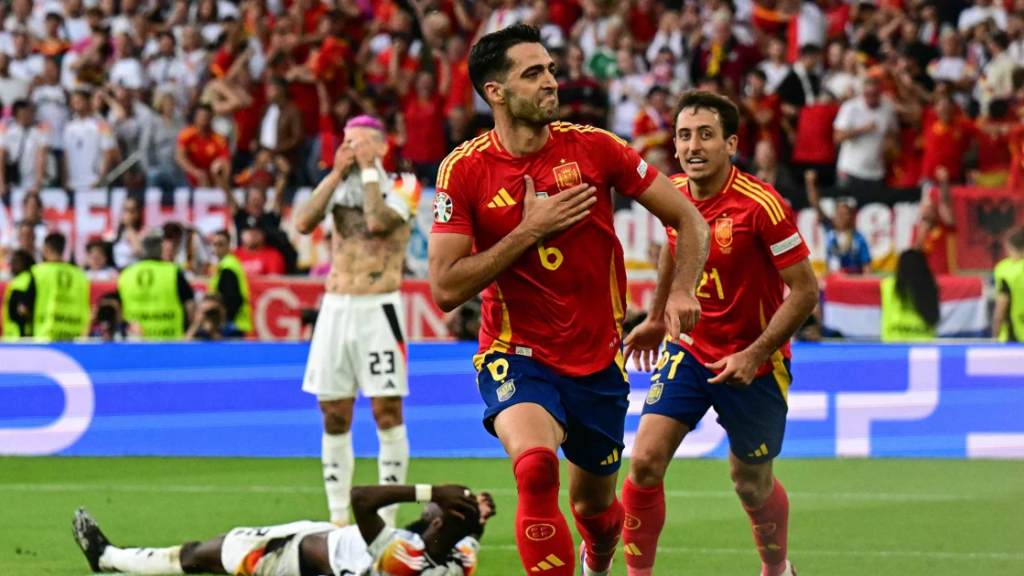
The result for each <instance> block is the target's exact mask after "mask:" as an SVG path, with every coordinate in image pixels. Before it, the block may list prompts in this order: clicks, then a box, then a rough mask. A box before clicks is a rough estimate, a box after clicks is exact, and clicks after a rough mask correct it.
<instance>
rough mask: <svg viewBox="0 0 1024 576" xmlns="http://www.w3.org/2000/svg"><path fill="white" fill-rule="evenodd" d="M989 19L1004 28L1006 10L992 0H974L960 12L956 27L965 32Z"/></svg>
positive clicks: (1001, 28)
mask: <svg viewBox="0 0 1024 576" xmlns="http://www.w3.org/2000/svg"><path fill="white" fill-rule="evenodd" d="M989 20H991V21H992V22H993V23H995V25H996V26H998V27H999V29H1000V30H1006V10H1005V9H1003V7H1002V6H999V5H997V4H994V3H993V2H992V0H975V1H974V5H973V6H968V7H967V8H966V9H965V10H964V11H963V12H961V13H960V19H959V20H958V21H957V29H959V30H960V32H967V31H969V30H970V29H972V28H974V27H975V26H977V25H978V24H984V23H985V22H986V21H989Z"/></svg>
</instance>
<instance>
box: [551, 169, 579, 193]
mask: <svg viewBox="0 0 1024 576" xmlns="http://www.w3.org/2000/svg"><path fill="white" fill-rule="evenodd" d="M552 171H553V172H554V173H555V185H557V186H558V189H559V190H560V191H563V192H564V191H566V190H568V189H569V188H572V187H573V186H579V185H580V184H583V173H582V172H580V165H579V164H577V163H575V162H569V163H568V164H562V165H561V166H555V167H554V168H553V169H552Z"/></svg>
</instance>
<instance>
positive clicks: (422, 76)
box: [395, 64, 451, 182]
mask: <svg viewBox="0 0 1024 576" xmlns="http://www.w3.org/2000/svg"><path fill="white" fill-rule="evenodd" d="M442 74H443V76H444V78H445V82H444V83H442V84H441V86H440V87H438V86H437V79H436V78H435V76H434V74H433V73H431V72H427V71H425V70H421V71H420V72H418V73H417V74H416V78H415V86H414V88H413V90H411V91H410V90H409V88H408V86H405V85H403V84H401V83H398V84H396V86H395V88H396V90H397V92H398V95H399V97H400V98H401V99H402V103H401V110H402V120H403V123H402V126H403V128H404V132H405V134H404V137H402V136H400V138H401V140H402V141H403V142H405V146H404V148H403V149H402V152H403V156H404V157H405V159H406V160H408V161H410V162H412V166H413V169H414V171H415V172H416V175H417V176H418V177H419V178H420V179H421V180H423V181H426V182H434V181H436V180H437V170H438V168H440V166H441V161H442V160H444V157H445V155H446V154H447V150H446V146H445V140H444V106H445V99H446V98H447V95H448V89H449V87H450V83H449V82H450V80H451V73H450V72H449V71H448V68H447V64H445V65H444V67H443V68H442Z"/></svg>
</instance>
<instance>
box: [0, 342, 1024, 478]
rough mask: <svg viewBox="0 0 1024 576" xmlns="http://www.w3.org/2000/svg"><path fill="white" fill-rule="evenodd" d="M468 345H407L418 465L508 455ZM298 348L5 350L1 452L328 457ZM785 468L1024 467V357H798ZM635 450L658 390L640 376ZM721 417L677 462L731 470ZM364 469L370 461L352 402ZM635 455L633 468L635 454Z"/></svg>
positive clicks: (969, 352)
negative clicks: (716, 462)
mask: <svg viewBox="0 0 1024 576" xmlns="http://www.w3.org/2000/svg"><path fill="white" fill-rule="evenodd" d="M475 349H476V348H475V346H474V345H471V344H414V345H412V346H410V349H409V356H410V365H409V372H410V388H411V395H410V396H409V398H408V399H407V403H406V412H405V417H406V421H407V423H408V427H409V438H410V442H411V448H412V455H413V456H414V457H494V458H498V457H504V452H503V450H502V448H501V445H500V444H499V443H498V441H497V440H496V439H494V438H492V437H491V436H489V435H488V434H487V433H486V432H485V431H484V429H483V427H482V426H481V424H480V417H481V414H482V412H483V405H482V403H481V401H480V398H479V396H478V393H477V389H476V384H475V374H474V372H473V370H472V367H471V364H470V361H469V359H470V356H471V355H472V354H473V353H474V351H475ZM307 353H308V346H307V345H306V344H302V343H218V344H152V345H147V344H123V345H109V344H107V345H97V344H80V345H71V344H69V345H53V346H28V345H12V346H4V347H0V453H2V454H15V455H44V454H60V455H67V456H121V455H152V456H245V457H271V456H281V457H319V455H320V436H321V417H320V413H319V411H318V409H317V406H316V401H315V399H314V398H313V397H312V396H310V395H307V394H305V393H303V392H302V391H301V390H300V387H301V380H302V375H303V372H304V365H305V362H306V355H307ZM793 373H794V383H793V385H792V387H791V388H790V392H789V405H790V412H789V425H788V430H787V434H786V443H785V447H784V451H783V456H789V457H816V458H830V457H836V456H840V457H922V458H923V457H936V458H937V457H942V458H986V457H988V458H1024V420H1022V419H1021V418H1020V414H1021V413H1024V347H1017V346H996V345H990V346H967V345H941V346H915V347H908V346H882V345H866V344H865V345H858V344H819V345H809V344H805V345H795V346H794V361H793ZM630 384H631V393H630V409H629V416H628V420H627V424H626V430H627V436H626V443H627V445H628V446H631V445H632V440H633V437H634V434H635V431H636V429H637V425H638V422H639V415H640V412H641V410H642V408H643V406H644V402H645V397H646V392H647V390H648V387H649V377H648V376H647V375H645V374H642V373H631V378H630ZM715 417H716V415H715V414H714V413H713V412H712V413H709V415H708V416H707V417H706V418H704V420H703V421H702V422H701V423H700V425H699V426H698V427H697V429H696V430H695V431H694V432H693V433H691V434H690V436H689V437H688V438H687V440H686V442H685V443H684V444H683V446H682V447H681V448H680V450H679V452H678V454H677V455H678V456H680V457H724V456H726V455H727V453H728V452H727V450H728V448H727V445H728V442H727V439H726V436H725V432H724V431H723V430H722V428H721V427H720V426H718V424H717V423H716V421H715ZM353 431H354V434H353V436H354V441H355V451H356V454H357V455H358V456H371V457H372V456H375V455H376V452H377V446H376V444H377V440H376V434H375V433H374V424H373V421H372V417H371V414H370V410H369V406H368V403H367V402H366V400H365V399H360V400H359V402H358V403H357V409H356V416H355V423H354V426H353ZM626 454H627V455H628V454H629V448H628V447H627V450H626Z"/></svg>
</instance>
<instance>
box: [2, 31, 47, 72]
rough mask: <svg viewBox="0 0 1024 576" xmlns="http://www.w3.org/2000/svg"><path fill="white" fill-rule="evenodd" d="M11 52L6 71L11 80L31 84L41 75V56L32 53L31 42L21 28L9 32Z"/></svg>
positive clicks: (27, 34) (26, 32)
mask: <svg viewBox="0 0 1024 576" xmlns="http://www.w3.org/2000/svg"><path fill="white" fill-rule="evenodd" d="M11 36H12V41H13V44H12V48H13V50H12V52H11V62H10V65H9V68H8V71H9V72H10V74H11V77H12V78H17V79H19V80H22V81H24V82H26V83H27V82H31V81H32V79H33V78H35V77H36V76H39V75H40V74H42V73H43V60H44V58H43V56H42V55H41V54H33V53H32V40H31V38H29V33H28V31H27V30H26V29H25V28H23V27H17V28H15V29H13V30H11Z"/></svg>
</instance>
